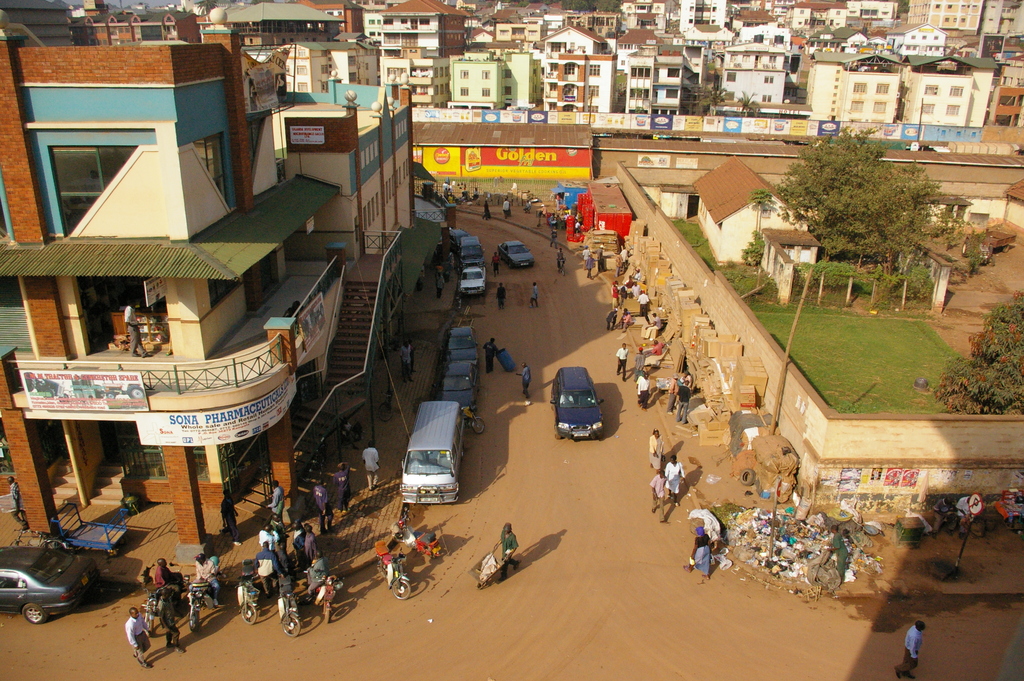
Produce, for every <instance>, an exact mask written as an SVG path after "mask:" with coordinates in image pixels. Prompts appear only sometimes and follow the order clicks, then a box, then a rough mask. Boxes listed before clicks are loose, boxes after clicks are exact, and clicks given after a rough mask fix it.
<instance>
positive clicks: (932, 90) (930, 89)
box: [924, 85, 939, 96]
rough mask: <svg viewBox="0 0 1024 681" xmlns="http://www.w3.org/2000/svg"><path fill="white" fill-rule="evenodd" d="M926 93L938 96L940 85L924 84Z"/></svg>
mask: <svg viewBox="0 0 1024 681" xmlns="http://www.w3.org/2000/svg"><path fill="white" fill-rule="evenodd" d="M924 93H925V94H926V95H932V96H938V94H939V86H938V85H925V86H924Z"/></svg>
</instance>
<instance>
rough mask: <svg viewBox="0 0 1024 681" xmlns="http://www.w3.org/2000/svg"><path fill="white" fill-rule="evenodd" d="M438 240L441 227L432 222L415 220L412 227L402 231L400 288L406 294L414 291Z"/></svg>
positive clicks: (421, 219)
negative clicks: (402, 288) (401, 287)
mask: <svg viewBox="0 0 1024 681" xmlns="http://www.w3.org/2000/svg"><path fill="white" fill-rule="evenodd" d="M440 240H441V225H440V223H437V222H433V221H432V220H424V219H423V218H416V221H415V224H414V226H413V227H410V228H409V229H403V230H402V286H403V287H404V290H405V292H406V293H412V291H413V290H415V288H416V280H417V279H419V277H420V272H421V271H422V270H423V268H424V267H425V266H426V264H427V259H428V258H430V257H431V256H433V255H434V249H435V248H437V243H438V242H439V241H440ZM431 281H433V280H432V279H431ZM428 284H429V282H428Z"/></svg>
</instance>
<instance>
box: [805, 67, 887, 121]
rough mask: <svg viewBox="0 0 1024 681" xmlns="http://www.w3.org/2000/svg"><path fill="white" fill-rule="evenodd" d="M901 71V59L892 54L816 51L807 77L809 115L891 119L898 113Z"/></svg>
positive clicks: (878, 119)
mask: <svg viewBox="0 0 1024 681" xmlns="http://www.w3.org/2000/svg"><path fill="white" fill-rule="evenodd" d="M900 72H901V65H900V60H899V58H897V57H894V56H892V55H887V54H846V53H842V52H815V53H814V54H813V55H811V69H810V72H809V73H808V77H807V103H808V104H809V105H810V106H811V117H812V118H815V119H818V120H823V121H861V122H869V123H894V122H895V121H896V117H897V115H898V114H899V97H900Z"/></svg>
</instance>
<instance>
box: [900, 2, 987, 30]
mask: <svg viewBox="0 0 1024 681" xmlns="http://www.w3.org/2000/svg"><path fill="white" fill-rule="evenodd" d="M907 23H908V24H910V25H912V26H913V25H917V24H931V25H932V26H937V27H939V28H944V29H947V30H951V29H955V30H958V31H966V32H968V33H976V32H977V30H978V26H979V25H980V24H981V4H980V3H979V2H978V0H963V1H961V0H952V1H949V0H945V1H944V2H935V0H910V14H909V15H908V17H907Z"/></svg>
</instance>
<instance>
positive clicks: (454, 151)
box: [413, 147, 462, 177]
mask: <svg viewBox="0 0 1024 681" xmlns="http://www.w3.org/2000/svg"><path fill="white" fill-rule="evenodd" d="M419 150H420V152H419V153H420V160H419V161H418V163H421V164H422V165H423V167H424V169H426V171H427V172H428V173H430V174H431V175H434V176H435V177H436V176H438V175H450V176H452V177H454V176H456V175H458V174H459V160H460V158H461V152H462V150H461V149H460V148H459V147H419ZM415 159H416V149H415V148H414V149H413V160H415Z"/></svg>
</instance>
